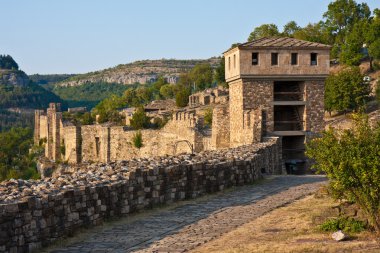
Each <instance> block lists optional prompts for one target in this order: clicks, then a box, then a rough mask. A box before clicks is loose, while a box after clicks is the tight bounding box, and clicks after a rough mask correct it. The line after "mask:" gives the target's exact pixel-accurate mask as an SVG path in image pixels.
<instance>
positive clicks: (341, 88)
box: [325, 67, 369, 112]
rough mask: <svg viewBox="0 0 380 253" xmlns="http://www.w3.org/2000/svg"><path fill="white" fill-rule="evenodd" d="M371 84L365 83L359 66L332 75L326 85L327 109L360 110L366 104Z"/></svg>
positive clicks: (341, 110)
mask: <svg viewBox="0 0 380 253" xmlns="http://www.w3.org/2000/svg"><path fill="white" fill-rule="evenodd" d="M368 94H369V86H368V85H367V84H365V83H363V76H362V75H361V73H360V69H359V68H358V67H351V68H346V69H344V70H342V71H340V72H339V73H338V74H335V75H330V76H329V77H328V78H327V80H326V86H325V105H326V110H327V111H329V112H331V111H332V110H336V111H340V112H346V111H349V110H358V109H359V108H360V107H362V106H364V105H365V102H366V99H367V98H368Z"/></svg>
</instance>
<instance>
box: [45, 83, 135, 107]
mask: <svg viewBox="0 0 380 253" xmlns="http://www.w3.org/2000/svg"><path fill="white" fill-rule="evenodd" d="M131 87H134V86H133V85H132V86H131ZM46 88H47V89H49V90H50V91H51V92H53V93H54V94H56V95H58V96H59V97H60V98H61V99H64V100H65V101H66V102H67V105H68V107H78V106H86V107H87V108H89V109H91V108H93V107H94V106H95V105H97V104H98V103H99V102H100V101H101V100H103V99H105V98H108V97H110V96H111V95H119V96H120V95H122V94H123V93H124V91H126V90H127V89H128V88H129V86H126V85H123V84H117V83H104V82H99V83H86V84H83V85H80V86H70V87H63V86H56V85H49V86H47V87H46Z"/></svg>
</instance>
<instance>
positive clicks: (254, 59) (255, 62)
mask: <svg viewBox="0 0 380 253" xmlns="http://www.w3.org/2000/svg"><path fill="white" fill-rule="evenodd" d="M252 65H259V53H252Z"/></svg>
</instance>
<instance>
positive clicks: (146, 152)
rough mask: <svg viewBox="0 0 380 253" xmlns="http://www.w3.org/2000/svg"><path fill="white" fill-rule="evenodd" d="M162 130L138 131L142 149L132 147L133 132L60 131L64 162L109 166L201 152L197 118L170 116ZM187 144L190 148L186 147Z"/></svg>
mask: <svg viewBox="0 0 380 253" xmlns="http://www.w3.org/2000/svg"><path fill="white" fill-rule="evenodd" d="M173 117H174V118H173V120H170V121H169V122H168V123H167V124H166V125H165V126H164V127H163V128H162V129H159V130H152V129H144V130H141V131H140V132H141V134H142V139H143V146H142V147H141V148H140V149H138V148H136V147H135V146H134V145H133V138H134V136H135V135H136V133H137V131H134V130H125V128H124V127H118V126H112V127H110V126H103V125H87V126H82V127H74V126H69V127H64V128H63V130H62V136H63V139H64V143H65V160H66V161H68V162H69V163H78V161H83V162H109V161H118V160H125V159H131V158H135V157H152V156H162V155H175V154H179V153H191V151H192V149H193V151H194V152H200V151H202V150H204V142H203V136H202V134H201V133H200V132H199V131H198V130H197V124H201V123H200V122H197V120H198V119H197V118H196V117H195V114H194V113H193V112H178V113H176V114H174V116H173ZM189 144H190V146H189Z"/></svg>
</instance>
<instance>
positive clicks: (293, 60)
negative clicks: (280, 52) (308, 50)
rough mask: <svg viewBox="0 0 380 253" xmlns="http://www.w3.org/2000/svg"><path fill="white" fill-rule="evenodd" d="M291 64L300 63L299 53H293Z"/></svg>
mask: <svg viewBox="0 0 380 253" xmlns="http://www.w3.org/2000/svg"><path fill="white" fill-rule="evenodd" d="M291 64H292V65H297V64H298V54H297V53H292V55H291Z"/></svg>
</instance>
